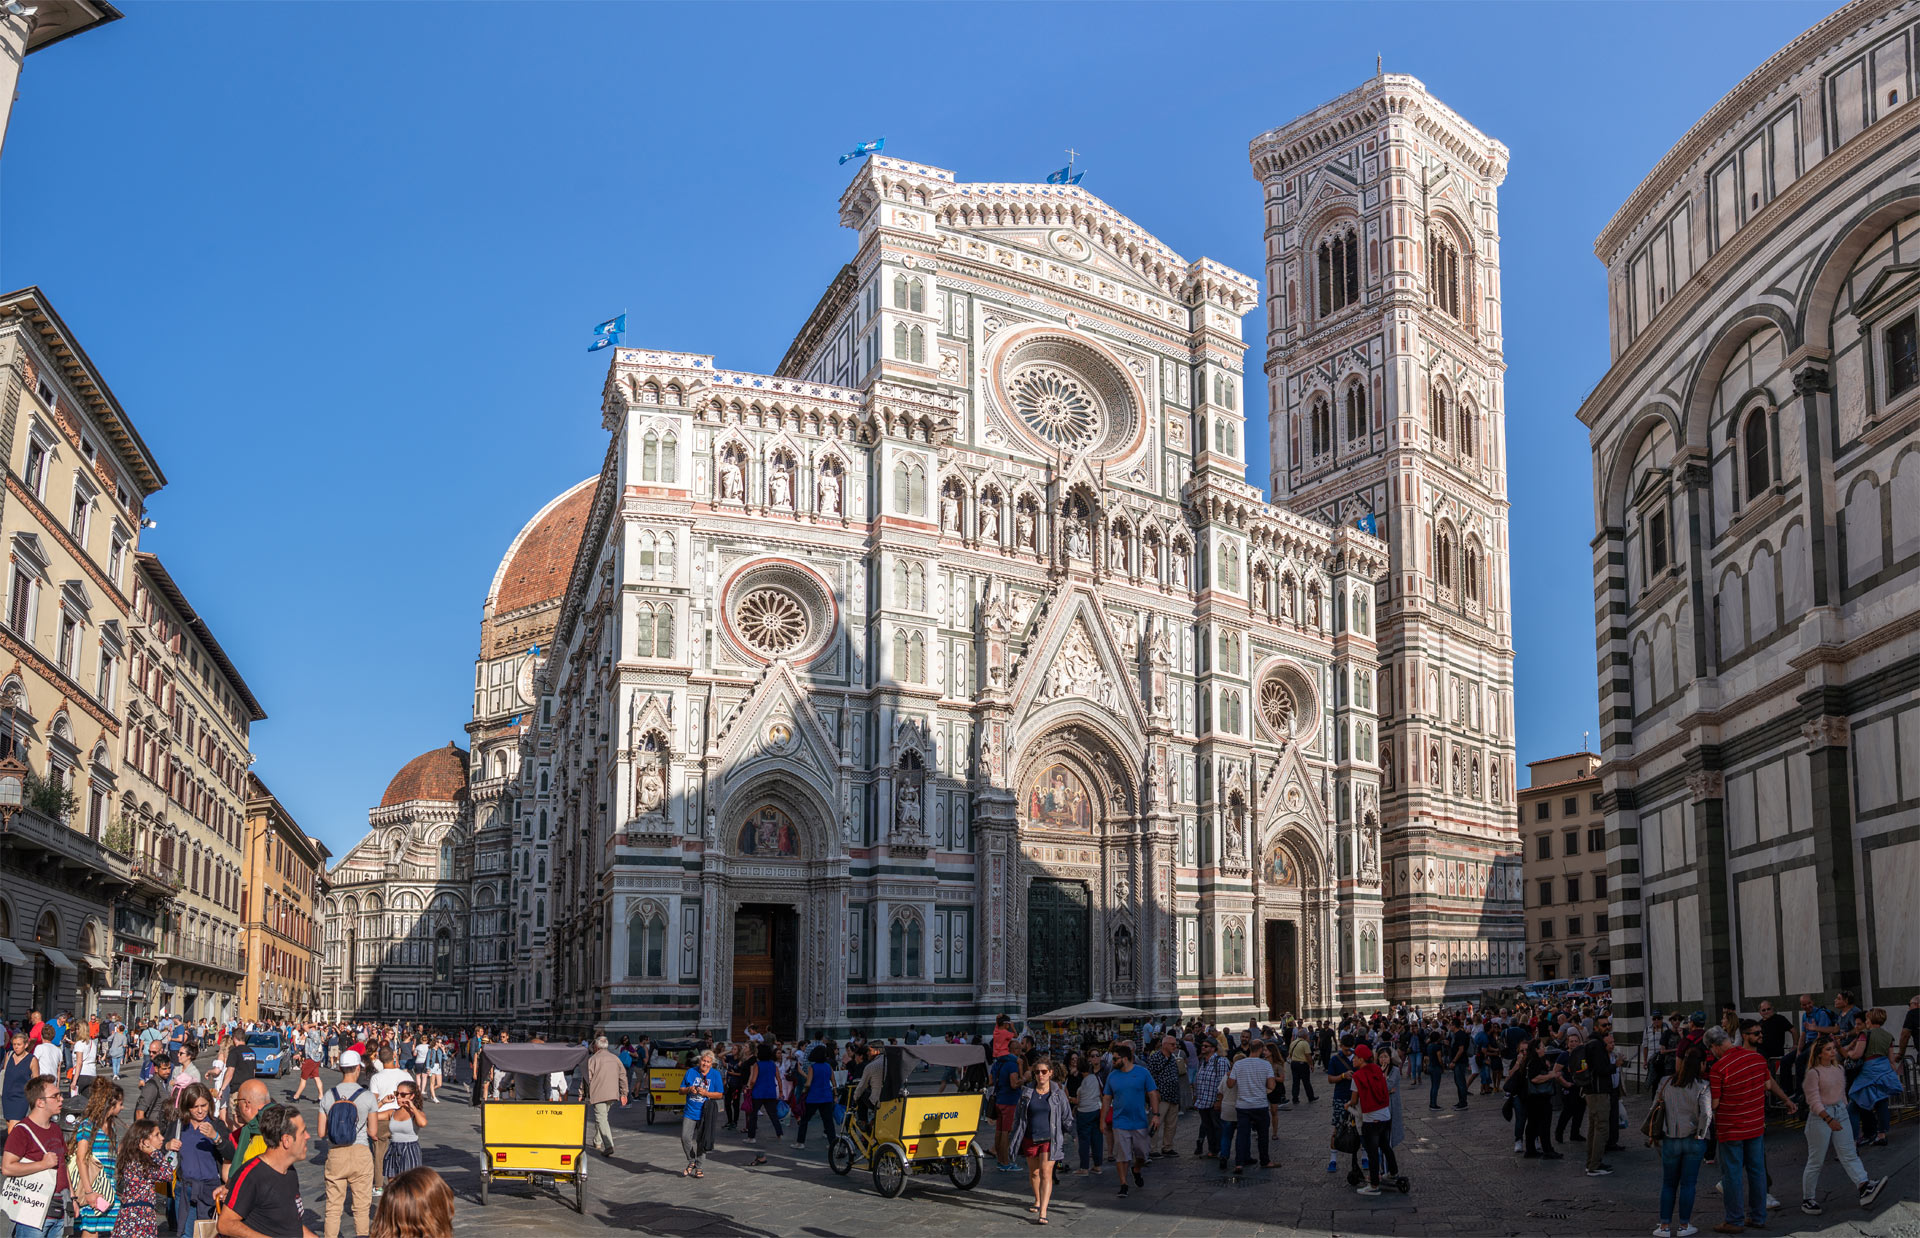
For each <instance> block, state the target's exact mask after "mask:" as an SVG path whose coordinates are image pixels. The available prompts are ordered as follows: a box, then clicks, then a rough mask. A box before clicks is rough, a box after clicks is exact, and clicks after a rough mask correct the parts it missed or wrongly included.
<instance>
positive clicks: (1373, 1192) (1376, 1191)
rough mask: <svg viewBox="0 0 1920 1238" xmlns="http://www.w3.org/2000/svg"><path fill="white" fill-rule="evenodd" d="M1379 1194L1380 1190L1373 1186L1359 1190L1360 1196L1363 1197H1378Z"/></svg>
mask: <svg viewBox="0 0 1920 1238" xmlns="http://www.w3.org/2000/svg"><path fill="white" fill-rule="evenodd" d="M1379 1193H1380V1188H1379V1187H1377V1186H1373V1185H1371V1184H1369V1185H1367V1186H1363V1187H1360V1188H1358V1194H1361V1195H1378V1194H1379Z"/></svg>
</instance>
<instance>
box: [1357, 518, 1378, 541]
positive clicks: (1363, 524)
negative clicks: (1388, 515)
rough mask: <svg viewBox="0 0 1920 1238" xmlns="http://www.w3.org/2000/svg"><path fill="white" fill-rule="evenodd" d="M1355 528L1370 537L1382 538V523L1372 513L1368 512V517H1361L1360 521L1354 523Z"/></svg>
mask: <svg viewBox="0 0 1920 1238" xmlns="http://www.w3.org/2000/svg"><path fill="white" fill-rule="evenodd" d="M1353 527H1354V528H1356V529H1358V530H1360V531H1361V532H1362V533H1365V534H1367V535H1368V536H1369V537H1378V536H1380V522H1379V520H1378V519H1377V518H1375V516H1374V514H1373V513H1372V512H1368V513H1367V514H1366V515H1364V516H1362V517H1360V519H1358V520H1356V521H1354V522H1353Z"/></svg>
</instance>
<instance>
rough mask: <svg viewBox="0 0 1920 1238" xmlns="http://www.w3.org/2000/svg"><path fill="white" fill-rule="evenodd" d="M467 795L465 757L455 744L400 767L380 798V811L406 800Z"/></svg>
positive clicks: (445, 798)
mask: <svg viewBox="0 0 1920 1238" xmlns="http://www.w3.org/2000/svg"><path fill="white" fill-rule="evenodd" d="M466 795H467V753H466V749H464V748H462V747H460V746H459V745H458V744H452V743H450V744H448V745H447V746H446V747H445V748H435V749H434V750H433V751H432V752H423V753H421V754H420V755H419V756H417V757H415V758H414V759H413V760H411V761H408V762H407V763H406V764H405V765H403V766H401V767H400V772H399V773H397V774H395V775H394V776H393V781H392V782H390V783H388V784H387V793H386V794H385V795H383V796H381V797H380V807H382V808H391V807H393V806H394V805H395V804H404V803H406V802H407V801H408V800H443V801H444V800H458V799H465V798H466Z"/></svg>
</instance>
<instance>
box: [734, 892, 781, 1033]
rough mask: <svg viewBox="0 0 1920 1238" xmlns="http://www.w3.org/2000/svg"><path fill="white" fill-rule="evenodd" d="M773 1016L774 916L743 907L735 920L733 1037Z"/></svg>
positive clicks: (764, 1024)
mask: <svg viewBox="0 0 1920 1238" xmlns="http://www.w3.org/2000/svg"><path fill="white" fill-rule="evenodd" d="M772 1020H773V917H772V916H771V915H769V914H768V913H767V912H764V911H758V910H749V909H747V908H742V909H741V910H740V912H739V913H738V914H737V915H736V916H735V917H734V921H733V1039H735V1040H740V1039H743V1038H744V1037H745V1036H746V1034H747V1024H749V1023H751V1024H753V1027H754V1030H755V1031H757V1032H760V1033H761V1034H762V1035H764V1034H766V1031H767V1025H768V1024H769V1023H771V1022H772Z"/></svg>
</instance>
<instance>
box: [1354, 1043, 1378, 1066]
mask: <svg viewBox="0 0 1920 1238" xmlns="http://www.w3.org/2000/svg"><path fill="white" fill-rule="evenodd" d="M1353 1056H1355V1057H1356V1058H1359V1059H1360V1060H1361V1061H1363V1062H1371V1061H1372V1060H1373V1049H1372V1048H1371V1047H1370V1046H1368V1045H1355V1046H1354V1047H1353Z"/></svg>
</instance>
